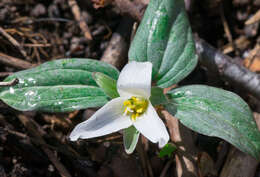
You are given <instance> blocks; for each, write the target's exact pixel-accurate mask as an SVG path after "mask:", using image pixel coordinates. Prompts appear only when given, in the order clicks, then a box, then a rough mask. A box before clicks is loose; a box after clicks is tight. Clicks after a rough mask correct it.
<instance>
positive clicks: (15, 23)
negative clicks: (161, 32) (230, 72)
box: [0, 0, 260, 177]
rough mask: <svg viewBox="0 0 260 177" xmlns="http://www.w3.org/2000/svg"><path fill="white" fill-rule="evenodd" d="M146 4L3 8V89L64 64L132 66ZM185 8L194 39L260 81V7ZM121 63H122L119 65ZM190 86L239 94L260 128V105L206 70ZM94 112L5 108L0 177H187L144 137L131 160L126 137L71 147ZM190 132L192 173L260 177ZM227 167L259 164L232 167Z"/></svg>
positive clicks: (42, 0) (215, 1)
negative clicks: (14, 78)
mask: <svg viewBox="0 0 260 177" xmlns="http://www.w3.org/2000/svg"><path fill="white" fill-rule="evenodd" d="M128 3H129V4H128ZM146 3H147V1H146V0H134V1H129V0H124V1H123V3H122V0H77V1H75V0H38V1H37V0H0V80H3V79H4V78H5V77H7V76H8V75H10V74H12V73H14V72H16V71H20V70H23V69H27V68H31V67H33V66H36V65H39V64H41V63H44V62H46V61H50V60H55V59H60V58H72V57H74V58H75V57H78V58H93V59H97V60H104V61H108V62H110V63H112V64H114V65H116V66H117V67H118V68H119V69H120V68H121V67H122V66H123V64H124V63H126V62H127V50H128V47H129V44H130V39H131V31H132V25H133V22H135V21H138V20H140V18H141V16H142V14H143V12H144V10H145V7H146ZM186 3H187V11H188V14H189V18H190V22H191V26H192V29H193V32H194V35H197V36H199V37H200V38H202V39H204V40H205V41H207V42H208V43H209V44H211V45H213V46H214V47H215V48H216V49H218V50H219V51H221V52H222V53H224V54H226V55H229V56H231V57H232V59H233V60H234V62H235V63H237V64H239V65H241V66H244V67H246V68H248V69H249V70H251V71H252V72H255V73H259V72H260V29H259V24H260V10H259V9H260V1H259V0H225V1H224V0H222V1H221V0H193V1H192V0H191V1H190V0H187V1H186ZM130 5H131V6H130ZM135 10H136V11H137V13H135ZM118 36H119V37H118ZM113 58H118V59H120V61H119V62H118V61H116V63H113V62H114V61H113ZM111 60H112V61H111ZM186 84H206V85H212V86H215V87H220V88H224V89H226V90H230V91H233V92H235V93H237V94H238V95H240V96H241V97H242V98H244V100H245V101H246V102H247V103H248V104H249V105H250V107H251V109H252V110H253V112H254V115H255V118H256V120H257V121H259V122H260V101H259V100H257V99H256V98H254V97H253V96H252V95H251V94H250V93H249V92H245V91H243V90H240V88H239V87H235V86H234V85H232V83H229V82H226V81H223V80H222V78H221V77H219V76H218V75H215V73H211V71H210V70H208V69H207V68H205V67H203V66H201V65H200V64H199V65H198V66H197V68H196V69H195V71H193V72H192V74H191V75H190V76H189V77H187V78H186V79H185V80H183V81H182V82H181V83H180V85H186ZM95 110H96V109H87V110H80V111H75V112H72V113H63V114H53V113H52V114H51V113H41V112H19V111H16V110H14V109H12V108H10V107H9V106H7V105H5V104H4V103H2V102H0V176H1V177H35V176H37V177H56V176H57V177H58V176H75V177H76V176H78V177H81V176H82V177H83V176H84V177H96V176H97V177H112V176H113V177H142V176H144V177H146V176H147V177H148V176H149V177H157V176H158V177H159V176H160V177H175V176H178V177H180V174H178V173H177V171H178V170H180V168H181V167H180V166H178V163H179V162H178V158H177V159H175V156H174V155H173V156H172V157H164V158H160V157H159V156H158V153H159V149H158V147H157V145H155V144H152V143H149V142H148V141H147V140H146V139H145V138H141V140H140V142H139V144H138V147H137V150H136V151H135V152H134V153H133V154H132V155H127V154H126V153H125V152H124V149H123V145H122V135H121V134H120V133H115V134H112V135H109V136H105V137H100V138H95V139H90V140H80V141H78V142H76V143H73V142H70V141H69V140H68V135H69V133H70V132H71V130H72V129H73V127H75V125H76V124H77V123H79V122H81V121H83V120H85V119H87V118H89V117H90V116H91V115H92V114H93V113H94V112H95ZM168 128H169V127H168ZM189 133H190V134H191V135H192V137H193V139H194V140H195V141H194V144H193V145H192V146H189V147H190V148H191V147H193V146H194V148H195V149H196V154H195V155H194V154H193V155H194V156H195V157H194V156H193V157H194V158H195V159H197V160H196V162H194V163H193V164H195V165H194V167H195V168H196V170H195V171H196V173H198V176H200V177H217V176H221V177H228V176H229V175H228V174H225V172H223V171H224V170H227V169H226V168H228V169H229V170H230V169H231V171H234V170H235V169H238V168H240V169H243V170H244V171H248V173H245V174H248V175H249V174H250V175H251V176H248V177H253V176H255V177H260V167H259V165H258V163H257V162H255V160H254V159H251V157H249V156H247V155H245V154H243V153H242V152H240V151H238V150H236V149H234V148H233V147H232V146H231V145H229V144H228V143H226V142H225V141H223V140H220V139H218V138H209V137H206V136H202V135H199V134H196V133H194V132H192V131H189ZM183 143H184V145H183V146H184V147H185V142H183ZM194 152H195V150H194ZM237 157H239V158H240V159H236V158H237ZM232 160H238V161H239V162H238V163H236V162H234V161H232ZM228 162H232V163H231V164H238V165H241V164H245V163H250V164H251V165H249V166H250V167H247V166H246V165H245V166H243V165H241V166H238V167H234V166H232V165H230V164H229V163H228ZM242 162H243V163H242ZM184 170H185V169H184ZM227 171H228V170H227ZM237 173H239V172H237ZM237 173H236V171H234V172H233V175H230V176H239V174H237ZM186 176H194V175H193V174H189V175H186ZM186 176H185V175H182V177H186ZM244 177H246V176H244Z"/></svg>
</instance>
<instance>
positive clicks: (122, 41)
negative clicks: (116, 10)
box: [101, 17, 133, 69]
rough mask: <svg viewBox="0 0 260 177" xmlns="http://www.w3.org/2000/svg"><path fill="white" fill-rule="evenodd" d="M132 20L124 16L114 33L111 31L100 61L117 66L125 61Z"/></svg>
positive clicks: (120, 65) (119, 66)
mask: <svg viewBox="0 0 260 177" xmlns="http://www.w3.org/2000/svg"><path fill="white" fill-rule="evenodd" d="M132 24H133V21H132V20H131V19H130V18H128V17H124V18H123V19H122V22H121V23H120V24H119V26H118V28H117V30H116V32H115V33H113V35H112V37H111V39H110V41H109V44H108V47H107V48H106V50H105V51H104V53H103V56H102V57H101V61H104V62H106V63H109V64H111V65H114V66H115V67H117V68H119V69H120V68H121V67H122V66H123V65H124V64H125V63H126V62H127V61H126V59H127V50H128V42H127V41H128V40H129V39H127V38H129V35H130V34H131V27H132Z"/></svg>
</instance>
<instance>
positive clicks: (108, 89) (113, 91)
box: [93, 73, 119, 98]
mask: <svg viewBox="0 0 260 177" xmlns="http://www.w3.org/2000/svg"><path fill="white" fill-rule="evenodd" d="M93 78H94V80H95V81H96V83H97V84H98V86H99V87H100V88H102V89H103V91H104V92H105V93H106V94H107V95H108V96H109V97H110V98H116V97H119V94H118V92H117V88H116V80H114V79H112V78H111V77H109V76H107V75H105V74H103V73H93Z"/></svg>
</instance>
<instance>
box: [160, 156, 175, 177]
mask: <svg viewBox="0 0 260 177" xmlns="http://www.w3.org/2000/svg"><path fill="white" fill-rule="evenodd" d="M172 162H173V160H172V159H171V160H169V161H168V162H167V163H166V165H165V166H164V168H163V170H162V172H161V174H160V177H165V176H166V174H167V171H168V169H169V168H170V167H171V165H172Z"/></svg>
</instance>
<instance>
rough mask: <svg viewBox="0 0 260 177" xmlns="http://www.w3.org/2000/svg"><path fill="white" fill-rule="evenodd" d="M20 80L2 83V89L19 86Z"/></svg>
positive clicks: (0, 83)
mask: <svg viewBox="0 0 260 177" xmlns="http://www.w3.org/2000/svg"><path fill="white" fill-rule="evenodd" d="M18 82H19V80H18V79H17V78H15V79H13V80H11V81H8V82H0V87H7V86H14V85H16V84H18Z"/></svg>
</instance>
